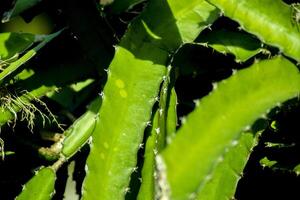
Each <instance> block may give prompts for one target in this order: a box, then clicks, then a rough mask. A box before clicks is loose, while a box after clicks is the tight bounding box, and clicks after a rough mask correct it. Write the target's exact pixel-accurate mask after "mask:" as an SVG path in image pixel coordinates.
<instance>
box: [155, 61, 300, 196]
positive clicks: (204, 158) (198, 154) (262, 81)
mask: <svg viewBox="0 0 300 200" xmlns="http://www.w3.org/2000/svg"><path fill="white" fill-rule="evenodd" d="M274 91H276V92H274ZM299 91H300V75H299V71H298V69H297V68H296V66H294V65H293V64H292V63H291V62H289V61H288V60H286V59H284V58H283V57H281V56H278V57H276V58H273V59H271V60H265V61H260V62H257V63H255V64H253V65H252V66H251V67H250V68H247V69H243V70H240V71H238V72H237V73H236V74H234V75H233V76H232V77H230V78H229V79H227V80H224V81H222V82H221V83H220V84H218V85H217V87H216V88H215V90H214V91H213V92H212V93H211V94H210V95H208V96H206V97H204V98H203V99H202V100H201V101H200V103H199V105H198V106H197V108H196V109H195V111H193V112H192V113H191V114H190V115H189V116H188V118H187V120H186V123H185V124H184V125H183V126H182V127H181V128H180V129H179V131H178V133H177V135H176V137H175V138H174V140H173V141H172V143H171V144H169V145H168V146H167V148H166V149H165V150H164V151H163V152H162V154H161V157H162V159H163V161H164V162H163V164H164V165H165V168H166V173H167V174H166V176H167V180H168V182H169V186H170V188H171V195H172V199H187V198H188V197H189V195H190V194H193V193H194V192H195V191H196V190H197V188H198V187H199V186H200V185H201V184H202V183H203V181H205V177H207V175H208V174H209V171H210V169H211V168H212V167H213V164H214V163H215V161H216V160H217V159H218V158H219V157H220V156H221V155H222V154H223V153H224V151H225V149H226V147H228V146H229V145H230V143H231V142H232V141H233V140H235V139H236V138H238V136H239V135H240V133H241V131H242V130H243V129H245V127H247V126H249V125H251V124H252V123H253V122H254V121H255V120H256V119H257V118H259V117H260V116H261V115H263V114H265V113H266V112H268V110H269V109H271V108H273V107H275V106H276V105H277V103H278V102H283V101H286V100H288V99H290V98H293V97H296V96H297V95H298V94H299ZM265 94H271V95H265ZM254 103H255V106H253V104H254ZM250 107H251V109H249V108H250ZM241 114H242V115H241ZM174 155H176V156H174ZM195 158H197V159H195ZM178 163H179V164H178ZM187 172H188V173H187Z"/></svg>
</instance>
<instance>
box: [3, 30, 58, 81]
mask: <svg viewBox="0 0 300 200" xmlns="http://www.w3.org/2000/svg"><path fill="white" fill-rule="evenodd" d="M62 31H63V30H61V31H58V32H56V33H53V34H50V35H47V36H45V37H44V39H43V41H42V42H41V43H40V44H38V45H37V46H36V47H34V48H33V49H31V50H29V51H28V52H27V53H26V54H25V55H24V56H22V57H21V58H19V59H18V60H16V61H15V62H12V63H11V64H10V65H9V66H8V67H7V68H5V69H4V70H3V71H2V72H1V73H0V84H3V82H4V79H5V78H6V77H7V76H9V75H10V74H12V73H13V72H14V71H16V70H17V69H19V68H20V67H21V66H22V65H23V64H24V63H26V62H27V61H28V60H30V59H31V58H32V57H33V56H35V55H36V53H37V51H38V50H40V49H41V48H42V47H44V46H45V45H46V44H47V43H48V42H50V41H51V40H52V39H53V38H55V37H56V36H58V35H59V34H60V33H61V32H62Z"/></svg>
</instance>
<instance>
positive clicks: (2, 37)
mask: <svg viewBox="0 0 300 200" xmlns="http://www.w3.org/2000/svg"><path fill="white" fill-rule="evenodd" d="M34 42H35V35H33V34H30V33H0V64H1V62H5V60H7V59H9V58H11V57H13V56H16V55H17V54H19V53H22V52H23V51H25V50H26V49H28V48H29V47H30V46H31V45H32V44H33V43H34Z"/></svg>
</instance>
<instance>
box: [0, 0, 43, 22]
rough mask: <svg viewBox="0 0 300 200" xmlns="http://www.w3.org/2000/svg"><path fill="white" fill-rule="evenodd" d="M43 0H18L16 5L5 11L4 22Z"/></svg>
mask: <svg viewBox="0 0 300 200" xmlns="http://www.w3.org/2000/svg"><path fill="white" fill-rule="evenodd" d="M40 1H41V0H16V2H15V4H14V7H13V8H12V9H11V10H9V11H7V12H5V13H4V14H3V17H2V23H5V22H8V21H9V20H10V19H11V18H13V17H15V16H17V15H19V14H21V13H22V12H23V11H25V10H27V9H29V8H31V7H33V6H34V5H36V4H37V3H39V2H40Z"/></svg>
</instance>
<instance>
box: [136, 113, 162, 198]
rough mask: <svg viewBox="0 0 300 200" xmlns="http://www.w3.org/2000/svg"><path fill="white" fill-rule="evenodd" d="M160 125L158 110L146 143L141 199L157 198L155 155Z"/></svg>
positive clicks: (139, 196)
mask: <svg viewBox="0 0 300 200" xmlns="http://www.w3.org/2000/svg"><path fill="white" fill-rule="evenodd" d="M158 127H159V125H158V112H157V111H156V112H155V115H154V118H153V122H152V126H151V130H150V131H149V136H148V138H147V141H146V145H145V153H144V158H145V160H144V163H143V169H142V177H141V178H142V184H141V187H140V190H139V193H138V197H137V199H139V200H152V199H155V156H156V154H157V153H158V149H157V147H158V134H159V129H158Z"/></svg>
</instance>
